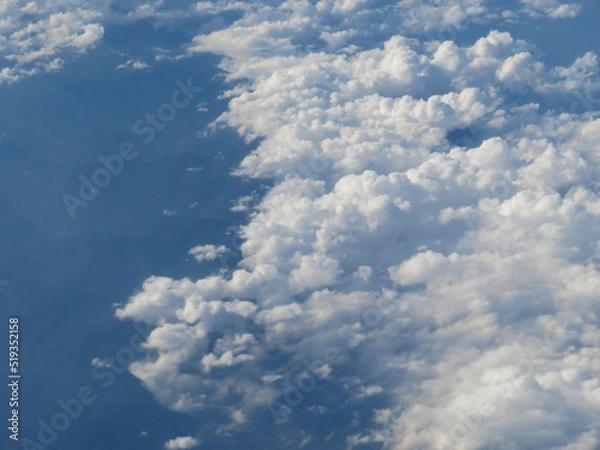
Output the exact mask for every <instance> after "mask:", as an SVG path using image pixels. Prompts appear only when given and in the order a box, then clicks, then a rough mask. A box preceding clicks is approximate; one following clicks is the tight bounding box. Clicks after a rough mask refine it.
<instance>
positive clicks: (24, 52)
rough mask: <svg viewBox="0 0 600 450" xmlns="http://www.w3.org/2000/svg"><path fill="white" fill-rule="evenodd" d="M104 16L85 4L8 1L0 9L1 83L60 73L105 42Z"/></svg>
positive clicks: (75, 2)
mask: <svg viewBox="0 0 600 450" xmlns="http://www.w3.org/2000/svg"><path fill="white" fill-rule="evenodd" d="M101 19H102V12H100V11H98V10H95V9H90V8H87V7H86V6H85V5H84V2H77V1H73V2H63V1H59V2H49V1H38V2H33V1H31V2H21V1H18V0H12V1H7V2H4V3H3V4H2V6H1V7H0V55H1V56H2V57H3V59H4V60H6V61H8V65H7V66H6V67H4V68H3V69H2V70H1V71H0V83H3V82H15V81H18V80H19V79H21V78H23V77H27V76H31V75H35V74H39V73H44V72H51V71H55V70H58V69H60V68H61V67H62V66H63V64H64V59H63V58H64V57H65V55H67V56H70V55H71V54H75V55H76V54H81V53H85V52H86V51H88V50H89V49H90V48H93V47H94V46H95V45H96V44H97V43H98V42H99V41H100V39H102V36H103V34H104V27H103V26H102V24H101V23H100V21H101Z"/></svg>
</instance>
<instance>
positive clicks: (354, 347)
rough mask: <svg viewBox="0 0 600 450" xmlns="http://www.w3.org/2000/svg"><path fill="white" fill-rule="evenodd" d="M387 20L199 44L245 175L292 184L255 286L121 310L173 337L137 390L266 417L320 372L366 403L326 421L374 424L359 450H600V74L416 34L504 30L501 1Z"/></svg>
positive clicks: (223, 277) (222, 32) (251, 20)
mask: <svg viewBox="0 0 600 450" xmlns="http://www.w3.org/2000/svg"><path fill="white" fill-rule="evenodd" d="M380 3H381V2H378V5H379V7H378V8H371V9H369V8H367V7H368V6H369V5H371V2H349V1H345V2H342V1H327V0H321V1H319V2H317V3H316V4H313V3H309V2H304V1H296V2H285V3H281V4H276V5H264V6H262V7H260V6H256V5H254V6H253V7H252V8H251V9H250V10H249V11H247V12H246V14H245V15H244V16H243V17H242V18H241V19H239V20H237V21H235V22H234V23H233V24H232V25H231V26H229V27H225V28H222V29H219V30H216V31H210V32H208V33H205V34H201V35H198V36H197V37H196V38H194V40H193V42H192V43H191V44H190V46H189V48H188V51H189V53H190V54H194V53H195V52H205V51H209V52H215V53H218V54H220V55H222V56H224V59H223V61H222V62H221V67H222V69H223V70H225V71H226V72H227V73H228V80H229V81H230V82H231V83H232V89H231V90H230V91H229V92H226V93H225V97H226V98H229V107H228V109H227V111H225V112H224V113H223V114H222V115H221V116H220V117H219V118H218V119H217V120H216V121H215V123H214V127H215V128H218V127H230V128H232V129H235V130H237V132H238V133H239V134H240V136H241V137H242V138H244V139H245V140H246V141H247V142H256V144H255V149H254V151H253V152H252V153H251V154H250V155H248V156H247V157H246V158H245V159H244V160H243V161H242V162H241V164H240V165H239V167H238V168H237V169H236V172H235V173H236V174H237V175H240V176H246V177H252V178H268V179H270V180H272V182H273V187H272V188H271V189H270V190H269V191H268V192H267V193H266V195H265V196H264V197H263V198H262V199H261V200H260V201H259V202H258V203H257V204H256V205H255V206H253V207H252V213H251V214H250V216H249V219H248V222H247V223H246V224H245V225H243V226H242V227H241V228H240V230H239V232H240V236H241V237H242V239H243V243H242V245H241V252H242V260H241V262H240V263H239V266H238V267H236V268H234V269H233V270H231V271H221V272H219V273H217V274H213V275H210V276H207V277H204V278H201V279H199V280H196V281H192V280H190V279H182V280H173V279H171V278H166V277H152V278H150V279H148V280H147V281H146V282H145V283H144V285H143V286H142V289H141V291H140V292H138V293H136V294H135V295H133V296H132V297H131V298H130V299H129V301H128V303H127V304H126V305H124V306H123V307H121V308H119V309H118V310H117V312H116V314H117V317H119V318H120V319H132V320H136V321H143V322H146V323H149V324H152V325H153V326H154V327H155V329H154V331H153V332H152V333H151V335H150V336H149V338H148V340H147V342H146V343H145V346H146V348H147V349H148V355H147V356H146V357H145V358H144V359H142V360H140V361H137V362H135V363H133V364H132V365H131V366H130V367H129V369H130V371H131V373H132V374H133V375H134V376H136V377H138V378H139V379H140V380H141V381H142V382H143V383H144V384H145V386H146V387H147V388H148V389H149V390H150V391H151V392H152V393H153V394H154V395H155V396H156V398H157V399H158V400H159V401H160V402H162V403H163V404H165V405H166V406H168V407H169V408H171V409H174V410H177V411H186V412H192V411H196V410H200V409H205V408H215V409H223V408H225V406H223V405H228V407H230V406H231V405H234V406H235V411H241V414H244V417H246V416H247V417H251V414H248V413H249V412H251V411H254V410H256V409H257V408H262V409H265V410H266V409H268V408H269V406H272V405H273V404H274V402H275V401H281V398H282V396H284V395H285V393H286V392H289V385H288V384H287V382H286V381H285V380H286V379H287V378H286V377H287V372H286V370H287V367H288V366H293V365H295V364H303V363H305V362H307V361H308V362H312V364H309V365H310V366H311V367H312V368H311V370H312V373H314V374H315V376H316V377H318V378H319V379H321V380H326V381H327V382H328V383H332V385H333V386H336V387H338V388H339V389H342V390H344V389H345V390H346V391H345V392H347V396H348V398H347V399H346V401H345V402H342V404H339V405H326V406H333V407H339V408H343V407H347V404H348V403H351V405H352V408H356V409H357V410H358V409H360V408H361V407H362V408H363V410H362V416H363V417H365V418H366V417H368V420H356V421H354V423H355V425H356V427H355V429H354V431H351V432H348V434H347V435H346V436H345V437H346V440H347V444H348V446H349V447H350V448H352V447H354V446H358V445H360V444H366V443H373V442H377V443H381V444H382V445H383V447H384V448H386V449H387V448H389V449H392V448H393V449H403V450H404V449H406V450H409V449H419V448H433V449H437V448H439V449H444V448H459V449H462V450H470V449H479V448H503V449H512V448H515V449H517V448H518V449H537V448H553V449H556V450H559V449H562V450H567V449H569V450H571V449H575V448H577V449H589V450H592V449H594V448H596V447H597V446H598V444H599V442H600V428H599V427H598V424H597V418H596V411H597V408H598V406H599V401H600V397H599V392H600V391H599V387H598V383H597V380H596V378H597V377H596V374H597V369H598V367H599V365H600V352H599V351H598V350H597V348H598V344H599V343H600V333H599V332H598V331H597V326H596V323H595V322H596V319H595V318H596V316H597V314H598V313H600V310H599V306H598V303H597V298H596V297H597V292H598V289H599V288H600V271H599V270H598V264H599V263H600V245H599V242H600V236H599V235H598V230H599V229H600V228H598V216H599V214H600V197H599V196H598V195H599V194H600V193H599V192H598V190H596V189H594V188H593V186H595V185H594V184H593V183H594V181H595V180H598V179H599V177H600V172H599V169H598V167H600V166H599V164H598V163H600V147H599V146H598V142H599V141H598V139H599V138H600V119H598V117H597V114H594V113H584V114H574V113H572V112H571V111H570V106H571V102H572V98H571V97H569V94H570V92H571V91H572V90H573V89H578V88H581V87H585V86H587V87H588V88H590V89H591V90H593V89H594V86H597V80H596V78H595V74H596V71H597V67H598V65H597V60H596V57H595V55H594V54H593V53H589V54H585V55H577V56H574V60H573V63H572V64H571V65H569V66H567V67H548V66H547V64H546V62H545V61H544V59H543V58H542V57H541V56H540V52H539V51H538V50H537V49H536V47H535V45H533V44H532V43H530V42H525V41H523V40H520V39H517V38H516V37H515V36H513V35H511V34H510V33H507V32H500V31H496V30H492V31H490V32H488V33H486V34H485V35H484V36H481V37H480V38H479V39H475V40H473V41H472V42H471V43H467V44H459V43H457V42H455V41H454V40H452V39H445V40H441V39H436V38H435V37H434V38H430V37H431V36H436V33H433V34H432V35H431V36H430V37H428V36H427V35H426V34H419V33H418V32H417V31H415V30H414V29H413V28H414V26H415V25H414V24H416V23H418V20H419V17H420V16H419V14H422V15H426V16H427V17H430V18H431V25H430V26H431V30H433V31H435V30H442V29H444V27H446V25H447V24H451V25H452V26H456V27H461V26H468V25H469V23H470V22H476V21H484V20H485V21H493V20H495V19H494V17H493V10H492V8H491V6H490V7H489V8H488V7H487V6H486V3H484V2H477V1H466V2H461V3H460V4H459V5H457V7H454V6H453V5H452V3H456V2H444V1H441V2H435V3H433V2H432V3H429V2H412V1H411V2H400V4H398V5H396V4H394V5H396V6H394V5H392V6H390V7H388V8H385V7H383V6H381V4H380ZM409 6H411V7H413V8H410V10H411V11H412V12H411V14H414V16H411V15H410V14H409V15H407V14H404V12H406V11H407V10H408V9H409ZM522 6H524V7H527V8H533V9H535V10H536V11H542V12H543V13H544V14H546V15H549V16H550V17H552V11H555V10H556V8H560V5H558V6H557V5H556V4H555V2H522ZM548 8H554V9H551V10H550V9H548ZM533 9H532V11H533ZM384 13H385V14H386V19H385V20H383V21H381V22H373V20H374V17H377V14H384ZM540 14H541V13H540ZM557 14H558V15H559V16H561V15H565V14H564V13H562V12H561V13H560V14H559V13H556V14H555V15H557ZM530 15H532V16H533V17H536V14H533V13H531V14H530ZM497 20H501V19H497ZM363 23H379V24H382V26H381V27H380V28H379V29H378V30H372V29H371V28H370V27H366V28H364V29H362V28H361V27H360V24H363ZM327 24H329V25H327ZM332 24H334V25H332ZM391 24H394V25H395V27H392V26H391ZM322 25H326V28H324V29H325V31H323V30H322V29H321V30H320V31H319V30H318V29H317V28H318V27H320V26H322ZM327 27H328V28H327ZM359 30H360V31H359ZM344 31H346V33H344ZM324 32H325V33H329V34H327V35H324V34H322V33H324ZM339 33H341V34H339ZM359 35H362V38H363V39H364V38H365V37H368V38H369V42H370V45H367V44H365V43H364V41H363V42H362V44H361V43H360V42H359V41H358V40H357V39H358V37H357V36H359ZM415 36H417V38H415ZM242 37H244V39H242ZM311 39H312V40H313V41H315V42H317V44H315V46H314V47H311V46H310V45H308V41H310V40H311ZM318 39H320V41H318ZM359 44H360V45H359ZM547 98H551V99H552V100H553V101H555V102H556V104H559V105H561V107H563V108H564V110H563V111H559V110H546V109H544V108H543V107H542V106H541V100H542V99H547ZM464 135H468V136H471V139H470V140H467V141H465V140H461V139H460V136H464ZM257 138H260V139H257ZM219 248H220V247H215V246H202V247H197V249H199V250H197V252H196V254H195V256H198V255H199V256H200V259H201V260H203V259H210V258H213V259H214V258H215V257H217V256H218V254H219ZM327 349H329V350H331V349H335V350H336V351H337V352H338V356H339V357H336V358H333V359H330V360H326V357H325V356H324V352H326V350H327ZM330 356H331V355H330ZM274 360H276V361H277V362H278V363H281V365H279V366H278V367H275V368H274V367H273V366H274V362H273V361H274ZM383 393H385V395H382V394H383ZM383 397H385V400H383V399H382V398H383ZM278 399H279V400H278ZM376 401H380V402H381V403H379V404H378V405H379V406H377V407H373V404H374V403H371V402H376ZM320 403H321V404H324V402H323V401H322V400H321V401H320ZM300 407H301V406H300ZM228 411H229V410H228ZM286 414H287V413H286ZM286 414H283V413H282V416H281V417H282V418H283V419H282V420H285V418H286V417H288V418H289V415H286ZM357 419H358V418H357ZM232 422H235V420H233V418H232ZM238 422H239V421H238ZM238 422H236V423H237V425H240V423H241V422H239V423H238ZM237 425H236V426H237ZM240 426H241V425H240ZM340 432H342V431H341V430H340ZM311 436H312V435H311ZM313 439H316V438H314V437H313Z"/></svg>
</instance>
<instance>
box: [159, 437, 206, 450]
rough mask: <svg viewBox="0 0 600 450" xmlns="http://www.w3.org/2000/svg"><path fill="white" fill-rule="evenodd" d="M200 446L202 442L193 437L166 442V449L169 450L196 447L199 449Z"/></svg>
mask: <svg viewBox="0 0 600 450" xmlns="http://www.w3.org/2000/svg"><path fill="white" fill-rule="evenodd" d="M199 445H200V442H199V441H198V440H197V439H195V438H193V437H191V436H186V437H178V438H175V439H171V440H169V441H167V442H165V445H164V447H165V448H166V449H167V450H182V449H187V448H194V447H198V446H199Z"/></svg>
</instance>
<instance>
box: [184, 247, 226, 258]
mask: <svg viewBox="0 0 600 450" xmlns="http://www.w3.org/2000/svg"><path fill="white" fill-rule="evenodd" d="M227 252H228V249H227V247H225V246H224V245H219V246H218V247H217V246H215V245H211V244H209V245H198V246H196V247H194V248H192V249H191V250H190V251H189V252H188V253H189V254H190V255H192V256H193V257H194V258H196V261H198V262H202V261H212V260H214V259H217V258H218V257H219V256H221V255H224V254H225V253H227Z"/></svg>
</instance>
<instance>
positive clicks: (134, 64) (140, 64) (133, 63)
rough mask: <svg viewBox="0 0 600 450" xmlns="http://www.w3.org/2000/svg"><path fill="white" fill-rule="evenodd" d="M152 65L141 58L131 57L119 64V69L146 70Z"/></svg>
mask: <svg viewBox="0 0 600 450" xmlns="http://www.w3.org/2000/svg"><path fill="white" fill-rule="evenodd" d="M149 68H150V66H149V65H148V63H146V62H145V61H142V60H141V59H129V60H127V61H126V62H124V63H123V64H119V65H118V66H117V70H125V69H127V70H145V69H149Z"/></svg>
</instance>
